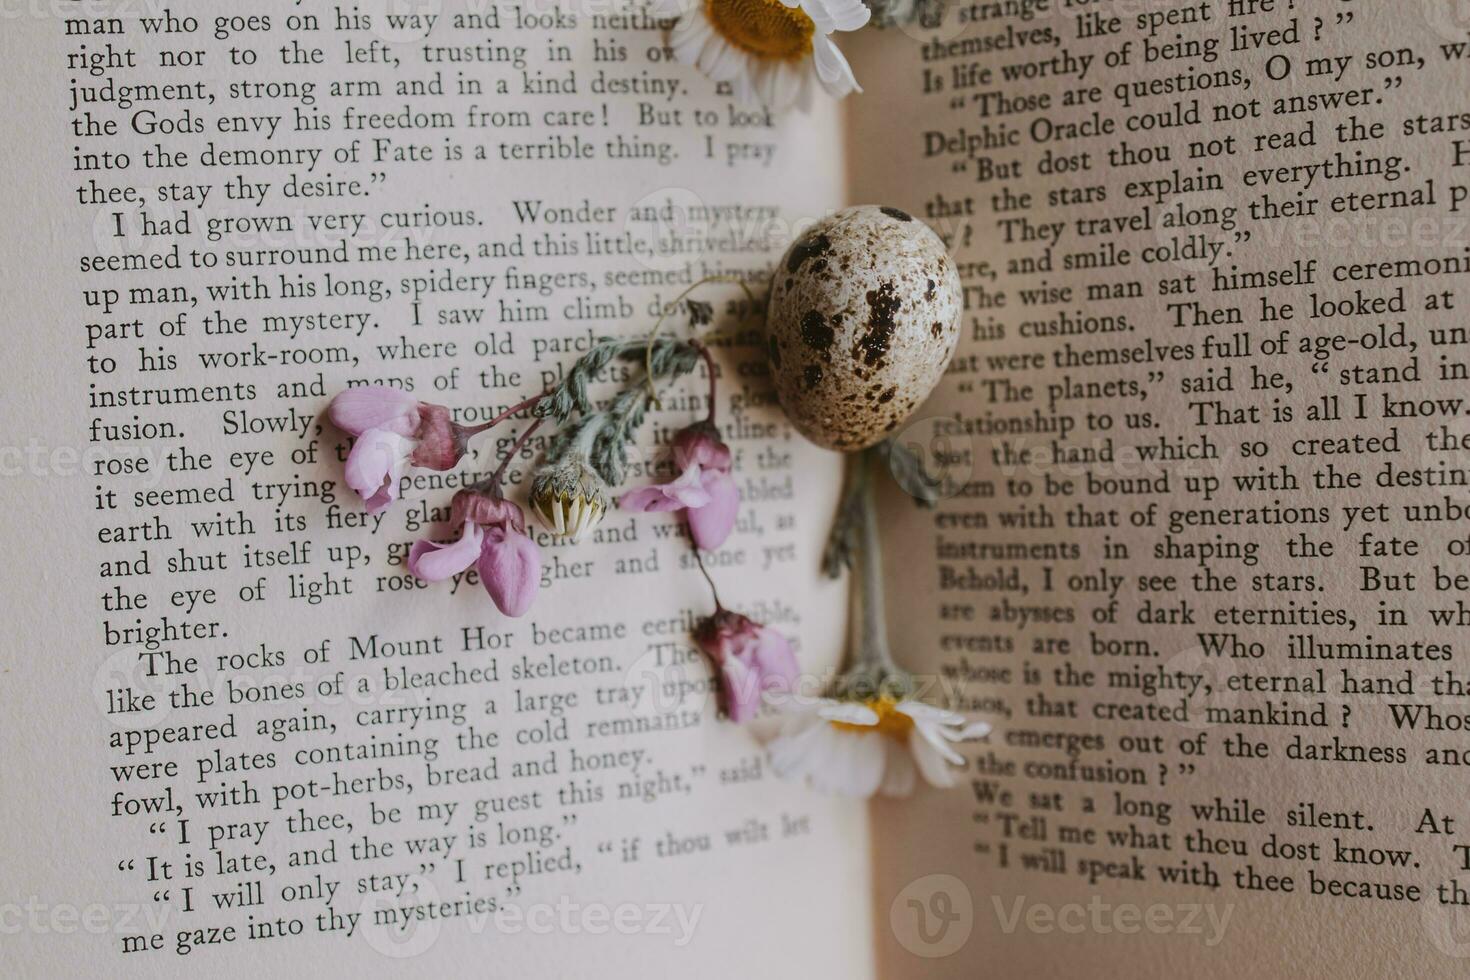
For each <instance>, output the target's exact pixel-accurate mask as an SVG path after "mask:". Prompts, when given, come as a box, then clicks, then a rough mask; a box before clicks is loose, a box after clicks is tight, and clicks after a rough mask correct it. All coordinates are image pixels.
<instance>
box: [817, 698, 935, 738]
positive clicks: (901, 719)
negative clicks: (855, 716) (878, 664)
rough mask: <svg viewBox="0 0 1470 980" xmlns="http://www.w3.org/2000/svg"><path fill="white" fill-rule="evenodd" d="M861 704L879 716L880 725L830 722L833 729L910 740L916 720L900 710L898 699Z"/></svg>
mask: <svg viewBox="0 0 1470 980" xmlns="http://www.w3.org/2000/svg"><path fill="white" fill-rule="evenodd" d="M860 703H861V704H863V705H865V706H866V707H869V708H871V709H873V713H874V714H875V715H877V716H878V724H876V725H859V724H856V723H854V722H850V721H834V722H830V724H831V725H832V727H833V728H836V729H837V730H838V731H843V732H859V733H862V734H869V733H871V732H880V733H882V734H884V735H887V736H890V737H891V738H896V739H899V740H902V739H906V738H908V735H909V732H910V731H911V730H912V729H913V727H914V719H912V718H910V717H909V716H908V715H906V714H904V713H903V712H902V711H899V710H898V699H897V698H890V697H882V698H870V699H868V700H866V701H863V702H860Z"/></svg>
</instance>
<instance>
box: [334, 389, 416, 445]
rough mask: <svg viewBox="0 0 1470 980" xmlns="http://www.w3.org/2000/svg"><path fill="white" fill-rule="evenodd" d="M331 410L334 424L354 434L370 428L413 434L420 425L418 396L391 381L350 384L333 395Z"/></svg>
mask: <svg viewBox="0 0 1470 980" xmlns="http://www.w3.org/2000/svg"><path fill="white" fill-rule="evenodd" d="M327 414H328V415H329V416H331V419H332V424H333V425H335V426H337V428H339V429H341V430H342V431H343V432H346V433H348V434H349V435H354V436H360V435H362V434H363V433H365V432H367V431H368V430H369V429H381V430H383V431H385V432H396V433H397V434H398V435H400V436H411V435H413V434H414V432H415V431H416V430H417V429H418V427H419V403H418V399H416V398H414V397H413V396H412V395H410V394H409V393H408V392H406V391H400V390H399V389H397V388H389V387H388V386H387V385H365V386H363V387H360V388H348V389H347V390H346V391H343V392H340V393H339V394H338V395H337V397H335V398H333V399H332V404H331V406H330V407H329V408H328V409H327Z"/></svg>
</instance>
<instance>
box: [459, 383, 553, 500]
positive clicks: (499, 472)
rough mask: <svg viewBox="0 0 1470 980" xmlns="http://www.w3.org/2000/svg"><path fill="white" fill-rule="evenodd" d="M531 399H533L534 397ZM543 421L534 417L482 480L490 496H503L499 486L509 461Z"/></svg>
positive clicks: (508, 467) (508, 466)
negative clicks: (503, 456) (488, 474)
mask: <svg viewBox="0 0 1470 980" xmlns="http://www.w3.org/2000/svg"><path fill="white" fill-rule="evenodd" d="M536 397H537V398H539V397H541V396H540V395H537V396H536ZM532 400H533V401H534V400H535V399H532ZM543 421H545V420H544V419H536V420H535V421H533V422H532V423H531V424H530V425H528V426H527V427H526V431H525V432H522V433H521V434H520V437H519V438H517V439H516V441H515V442H513V443H511V446H510V448H509V449H507V450H506V451H505V458H504V459H502V460H501V461H500V465H499V466H497V467H496V468H495V472H494V473H491V474H490V477H489V479H487V480H485V481H484V487H485V489H487V490H489V491H490V494H491V496H494V497H503V496H504V495H505V494H504V491H502V489H501V487H500V483H501V481H502V480H503V479H505V471H506V470H508V469H510V461H511V460H513V459H515V456H516V453H518V452H520V451H521V448H522V447H523V446H525V444H526V443H527V442H529V441H530V440H531V436H532V435H533V434H535V432H536V430H537V429H538V428H540V427H541V423H542V422H543ZM476 486H479V484H476Z"/></svg>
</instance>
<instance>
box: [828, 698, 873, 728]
mask: <svg viewBox="0 0 1470 980" xmlns="http://www.w3.org/2000/svg"><path fill="white" fill-rule="evenodd" d="M817 714H818V715H820V716H821V717H822V718H824V719H826V720H827V721H845V722H847V723H848V724H849V725H876V724H878V712H876V711H874V710H873V709H872V708H870V707H868V706H867V705H865V704H859V703H858V702H856V701H834V702H831V703H830V704H828V705H826V706H824V707H822V708H820V709H818V711H817Z"/></svg>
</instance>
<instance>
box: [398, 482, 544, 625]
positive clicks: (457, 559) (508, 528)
mask: <svg viewBox="0 0 1470 980" xmlns="http://www.w3.org/2000/svg"><path fill="white" fill-rule="evenodd" d="M450 523H451V525H454V526H458V527H460V528H461V531H460V536H459V538H458V540H456V541H454V542H452V543H450V544H440V543H438V542H436V541H431V540H429V539H427V538H425V539H423V540H420V541H416V542H414V545H413V547H412V548H410V549H409V552H408V570H409V571H411V572H413V574H415V575H417V576H418V577H419V578H421V579H423V580H424V581H426V582H439V581H443V580H444V579H447V578H452V577H453V576H455V575H458V574H459V573H460V572H462V571H464V570H465V569H467V568H469V567H470V566H471V565H475V566H476V567H477V568H478V570H479V573H480V583H481V584H482V585H484V586H485V591H486V592H488V593H489V594H490V598H491V599H492V600H493V601H494V602H495V605H496V607H497V608H498V609H499V610H500V611H501V612H502V613H504V614H505V615H507V616H523V615H525V613H526V611H527V610H529V609H530V608H531V604H532V603H533V602H534V601H535V600H536V593H537V592H538V591H539V590H540V588H541V549H540V547H538V546H537V544H536V542H535V541H533V540H531V538H530V537H528V536H527V535H526V515H525V513H524V512H522V510H521V509H520V507H518V506H516V505H515V504H513V503H511V502H510V501H509V500H506V499H505V498H504V497H501V496H499V495H498V494H494V493H481V492H478V491H475V490H461V491H460V492H459V493H457V494H455V495H454V502H453V503H452V504H451V505H450Z"/></svg>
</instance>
